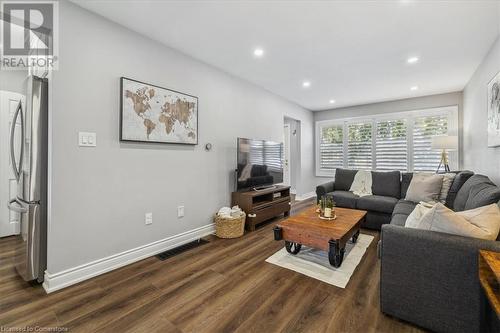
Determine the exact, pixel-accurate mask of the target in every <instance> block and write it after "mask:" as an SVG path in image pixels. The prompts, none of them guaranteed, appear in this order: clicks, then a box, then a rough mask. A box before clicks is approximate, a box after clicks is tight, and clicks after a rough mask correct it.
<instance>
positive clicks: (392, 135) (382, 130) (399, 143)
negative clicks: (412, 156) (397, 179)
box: [375, 119, 408, 171]
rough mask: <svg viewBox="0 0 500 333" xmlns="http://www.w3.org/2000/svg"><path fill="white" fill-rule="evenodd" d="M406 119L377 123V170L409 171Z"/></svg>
mask: <svg viewBox="0 0 500 333" xmlns="http://www.w3.org/2000/svg"><path fill="white" fill-rule="evenodd" d="M406 123H407V121H406V119H398V120H383V121H378V122H377V138H376V141H375V156H376V167H377V170H399V171H407V170H408V143H407V133H406V132H407V129H408V128H407V126H406Z"/></svg>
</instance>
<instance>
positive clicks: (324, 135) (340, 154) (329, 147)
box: [319, 124, 344, 171]
mask: <svg viewBox="0 0 500 333" xmlns="http://www.w3.org/2000/svg"><path fill="white" fill-rule="evenodd" d="M343 142H344V127H343V124H338V125H333V126H328V127H323V128H321V136H320V142H319V151H320V159H319V164H320V168H321V169H322V170H325V171H333V170H335V169H336V168H342V167H343V165H344V143H343Z"/></svg>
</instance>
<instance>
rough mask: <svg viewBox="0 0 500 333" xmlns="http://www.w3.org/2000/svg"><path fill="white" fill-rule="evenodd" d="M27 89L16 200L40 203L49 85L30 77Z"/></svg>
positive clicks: (45, 179)
mask: <svg viewBox="0 0 500 333" xmlns="http://www.w3.org/2000/svg"><path fill="white" fill-rule="evenodd" d="M27 86H28V89H27V90H28V92H27V96H29V98H28V101H27V103H26V112H25V116H26V117H25V118H26V124H25V127H26V129H25V137H24V163H23V166H22V171H21V175H20V181H19V186H20V188H19V192H18V196H19V197H20V198H22V199H23V200H24V201H27V202H39V201H43V199H44V197H45V195H46V193H45V192H46V186H47V185H46V181H47V127H48V83H47V80H46V79H41V78H38V77H36V76H31V77H29V78H28V82H27Z"/></svg>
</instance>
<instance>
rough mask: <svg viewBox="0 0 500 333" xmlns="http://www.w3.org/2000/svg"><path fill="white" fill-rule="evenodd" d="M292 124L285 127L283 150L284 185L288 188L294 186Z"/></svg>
mask: <svg viewBox="0 0 500 333" xmlns="http://www.w3.org/2000/svg"><path fill="white" fill-rule="evenodd" d="M290 129H291V128H290V124H286V123H285V124H284V125H283V148H284V149H283V150H284V155H285V156H284V158H283V184H285V185H287V186H291V185H292V172H291V170H292V163H291V158H290V157H291V156H290V153H291V150H290V144H291V141H290V138H291V135H290Z"/></svg>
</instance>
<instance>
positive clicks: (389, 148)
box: [316, 106, 458, 176]
mask: <svg viewBox="0 0 500 333" xmlns="http://www.w3.org/2000/svg"><path fill="white" fill-rule="evenodd" d="M457 114H458V111H457V107H456V106H451V107H443V108H435V109H428V110H418V111H409V112H400V113H393V114H383V115H380V116H373V117H370V118H349V119H336V120H331V121H330V120H328V121H319V122H316V142H317V145H316V146H317V150H316V175H317V176H332V175H333V174H334V172H335V169H336V168H341V167H345V168H352V169H365V170H381V171H389V170H399V171H435V170H436V169H437V167H438V164H439V161H440V159H441V152H440V151H438V150H433V149H431V140H432V137H433V136H435V135H445V134H449V135H457V122H458V117H457ZM448 157H449V160H450V163H451V164H452V166H453V165H454V166H456V167H458V165H457V164H458V154H457V153H456V152H452V153H450V154H449V156H448Z"/></svg>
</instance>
